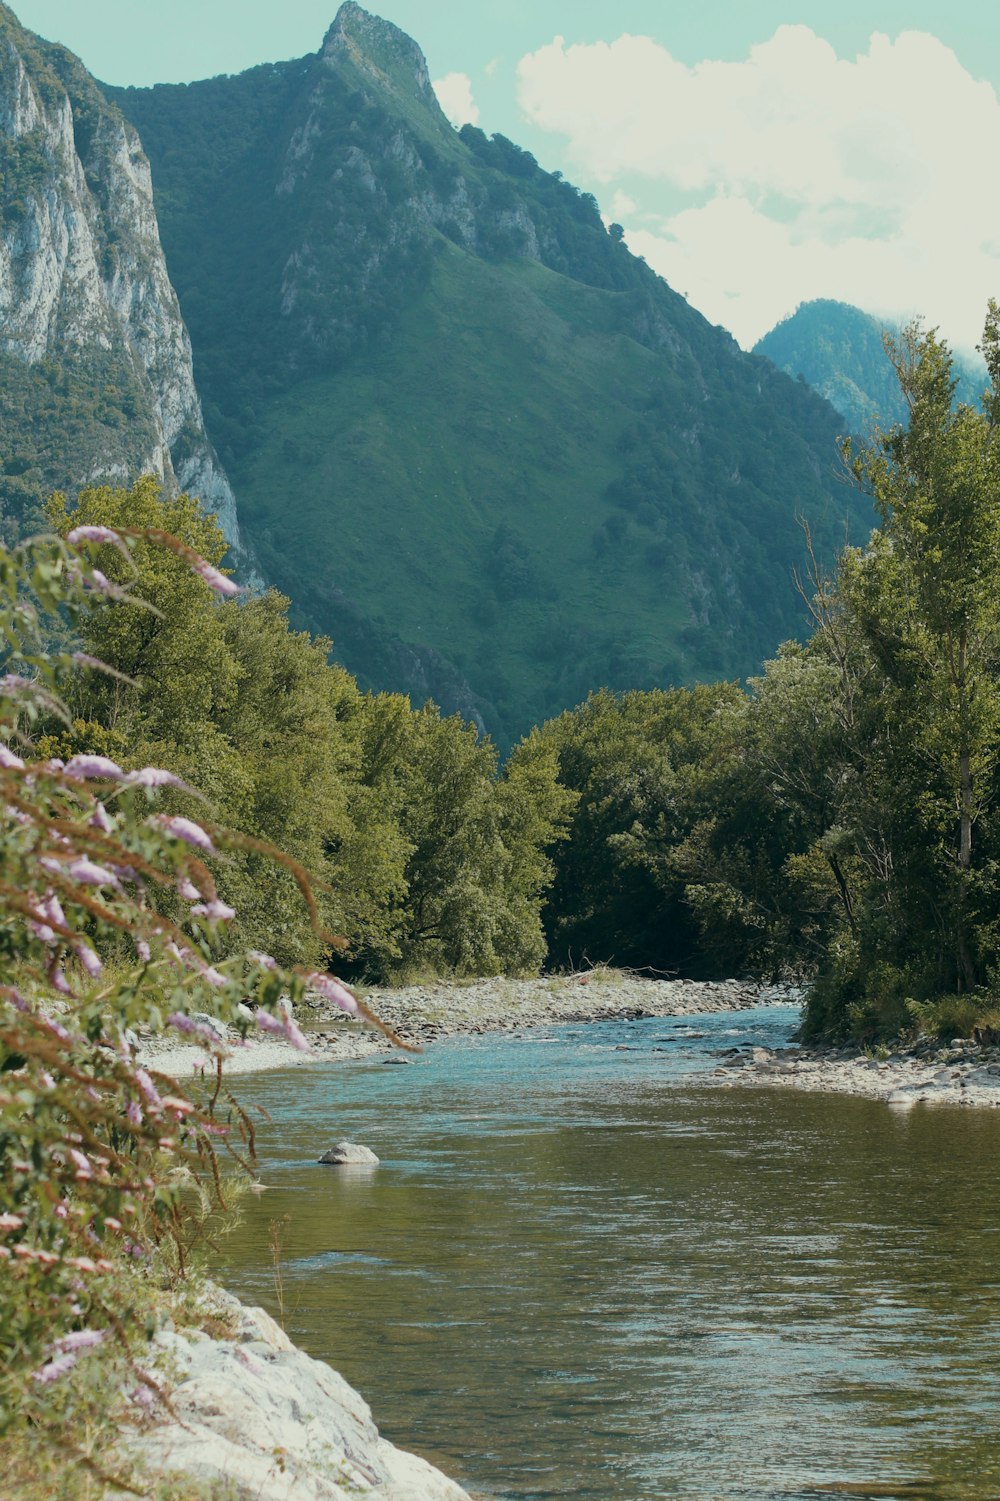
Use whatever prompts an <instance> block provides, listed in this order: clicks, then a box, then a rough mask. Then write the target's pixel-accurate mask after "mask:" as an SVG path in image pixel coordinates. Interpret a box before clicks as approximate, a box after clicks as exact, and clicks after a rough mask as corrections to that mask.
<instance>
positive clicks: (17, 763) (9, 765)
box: [0, 740, 24, 771]
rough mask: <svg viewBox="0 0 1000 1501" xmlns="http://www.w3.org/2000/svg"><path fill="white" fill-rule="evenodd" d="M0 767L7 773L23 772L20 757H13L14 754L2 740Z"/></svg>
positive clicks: (0, 744)
mask: <svg viewBox="0 0 1000 1501" xmlns="http://www.w3.org/2000/svg"><path fill="white" fill-rule="evenodd" d="M0 766H2V767H4V768H5V769H6V770H8V771H23V770H24V762H23V761H22V760H21V757H20V756H15V754H14V752H13V751H12V750H9V749H8V747H7V746H6V745H4V743H3V741H2V740H0Z"/></svg>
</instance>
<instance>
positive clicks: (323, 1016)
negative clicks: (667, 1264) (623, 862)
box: [139, 970, 798, 1081]
mask: <svg viewBox="0 0 1000 1501" xmlns="http://www.w3.org/2000/svg"><path fill="white" fill-rule="evenodd" d="M797 995H798V993H797V992H795V991H791V990H790V989H789V988H788V987H787V986H766V985H759V984H757V983H756V982H754V981H746V980H650V979H645V978H643V977H640V976H636V975H629V974H621V973H618V972H615V971H603V970H588V971H585V972H584V973H582V974H578V975H566V976H555V977H553V976H547V977H546V976H543V977H541V978H538V979H532V980H508V979H504V978H502V977H501V978H491V979H485V980H475V981H472V982H471V983H469V982H455V981H450V982H449V981H440V982H435V983H432V984H427V985H408V986H405V987H402V988H398V989H373V990H367V991H365V992H364V995H363V999H364V1001H365V1004H366V1005H367V1006H369V1007H370V1008H371V1010H373V1011H374V1012H375V1014H376V1015H377V1016H379V1017H380V1018H381V1019H382V1020H383V1021H384V1022H385V1023H386V1025H387V1026H389V1027H391V1028H392V1029H393V1031H394V1032H396V1033H397V1035H398V1036H399V1037H400V1038H402V1040H403V1041H404V1042H406V1043H408V1044H410V1046H411V1047H414V1048H422V1047H424V1046H426V1045H427V1044H429V1043H432V1042H438V1041H441V1040H443V1039H444V1038H446V1037H457V1036H462V1035H465V1036H480V1035H483V1034H485V1033H487V1032H516V1031H519V1030H520V1029H521V1028H522V1027H541V1026H561V1025H566V1024H570V1023H573V1022H596V1021H616V1020H630V1021H634V1020H638V1019H640V1018H642V1017H647V1016H648V1017H658V1016H663V1017H666V1016H691V1015H695V1014H697V1013H699V1012H700V1013H706V1012H713V1011H746V1010H750V1009H751V1008H753V1007H756V1006H766V1005H778V1004H782V1003H785V1002H787V1001H789V1000H794V999H796V998H797ZM298 1021H299V1025H300V1026H301V1027H302V1030H303V1031H304V1033H305V1035H306V1037H307V1039H308V1041H309V1044H310V1047H311V1049H312V1051H311V1052H310V1053H300V1052H297V1051H296V1050H295V1049H294V1048H293V1047H291V1045H290V1044H289V1043H287V1042H285V1041H283V1040H281V1039H278V1038H273V1037H267V1038H256V1037H254V1038H251V1039H248V1040H247V1042H245V1043H243V1042H241V1041H240V1040H239V1039H238V1038H237V1037H236V1035H235V1034H232V1035H231V1037H230V1040H229V1042H228V1044H227V1051H226V1059H225V1072H226V1074H227V1075H229V1076H233V1075H237V1074H250V1073H262V1072H265V1071H268V1070H271V1069H275V1068H296V1067H298V1068H309V1067H312V1066H314V1065H315V1064H317V1063H327V1062H333V1061H340V1060H354V1059H358V1058H369V1057H372V1056H373V1055H375V1054H383V1055H385V1056H386V1057H395V1058H397V1059H399V1060H403V1059H405V1058H406V1056H407V1055H406V1054H405V1053H403V1052H401V1051H400V1050H399V1049H398V1048H397V1047H395V1046H394V1045H393V1044H392V1043H391V1042H390V1041H389V1039H388V1038H387V1037H385V1036H383V1034H382V1033H381V1032H378V1031H377V1030H376V1029H375V1028H373V1027H370V1026H368V1025H367V1024H366V1023H364V1022H361V1021H356V1020H354V1019H353V1018H352V1017H348V1016H345V1015H344V1014H343V1012H341V1011H338V1010H336V1009H335V1008H334V1007H333V1006H331V1005H330V1004H329V1003H328V1002H325V1001H321V1000H319V999H318V998H316V999H315V1000H314V1001H313V1003H312V1004H311V1005H307V1006H306V1007H304V1008H303V1009H302V1010H301V1011H300V1013H299V1016H298ZM139 1052H140V1057H141V1059H142V1062H143V1064H144V1065H145V1066H146V1067H148V1068H154V1069H156V1070H158V1071H159V1072H161V1073H164V1074H169V1075H172V1076H173V1077H174V1078H176V1079H177V1080H178V1081H180V1080H182V1079H184V1078H190V1077H191V1075H192V1074H193V1073H196V1072H199V1071H200V1070H201V1069H203V1068H204V1067H205V1066H206V1060H207V1065H208V1067H209V1068H211V1066H212V1056H211V1055H210V1054H207V1053H206V1052H205V1051H204V1050H203V1049H202V1048H200V1047H199V1046H198V1045H197V1044H192V1043H182V1042H174V1041H171V1040H169V1039H167V1038H164V1036H163V1035H162V1034H161V1035H160V1036H158V1037H152V1038H146V1039H144V1040H143V1041H142V1042H141V1043H140V1049H139Z"/></svg>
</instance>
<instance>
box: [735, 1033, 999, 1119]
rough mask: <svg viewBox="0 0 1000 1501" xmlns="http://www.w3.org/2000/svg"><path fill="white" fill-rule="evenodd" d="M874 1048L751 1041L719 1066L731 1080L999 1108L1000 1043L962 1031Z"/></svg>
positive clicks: (896, 1101) (902, 1106)
mask: <svg viewBox="0 0 1000 1501" xmlns="http://www.w3.org/2000/svg"><path fill="white" fill-rule="evenodd" d="M882 1051H883V1052H884V1053H885V1056H874V1055H872V1054H870V1053H865V1052H864V1051H862V1050H861V1049H859V1048H856V1047H854V1048H829V1047H823V1048H810V1047H804V1048H800V1047H787V1048H775V1049H773V1050H768V1049H767V1048H752V1049H750V1051H749V1052H746V1053H742V1054H740V1055H739V1056H733V1057H731V1058H728V1059H726V1060H725V1062H724V1063H723V1064H721V1066H720V1067H718V1068H716V1069H715V1070H714V1071H713V1075H712V1077H713V1079H714V1081H715V1082H716V1083H718V1084H719V1085H721V1086H722V1087H724V1088H726V1087H728V1088H738V1087H743V1088H754V1087H758V1086H759V1087H761V1088H766V1089H798V1090H802V1091H804V1092H806V1093H822V1094H841V1095H850V1096H853V1097H854V1098H856V1099H868V1100H880V1101H881V1102H882V1103H883V1104H885V1105H888V1106H889V1107H890V1108H891V1109H893V1110H910V1109H912V1108H913V1107H914V1106H915V1105H920V1104H925V1105H954V1106H960V1107H963V1108H967V1107H973V1108H976V1109H987V1110H989V1109H994V1110H995V1109H997V1108H1000V1047H991V1046H982V1045H980V1044H979V1043H975V1042H967V1041H965V1040H963V1039H959V1040H957V1041H955V1042H950V1043H943V1042H939V1041H937V1040H936V1039H931V1038H921V1039H920V1040H918V1041H917V1042H915V1043H913V1044H911V1045H909V1046H907V1047H905V1048H897V1049H894V1050H892V1051H887V1050H882Z"/></svg>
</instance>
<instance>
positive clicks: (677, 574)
mask: <svg viewBox="0 0 1000 1501" xmlns="http://www.w3.org/2000/svg"><path fill="white" fill-rule="evenodd" d="M111 92H112V93H113V95H114V98H115V99H116V100H117V101H118V103H119V104H120V105H121V107H122V109H123V110H124V112H125V113H126V114H127V115H128V117H129V118H130V119H131V120H132V121H133V122H134V123H135V125H136V126H137V128H138V129H139V132H140V135H141V137H142V140H143V142H144V145H145V148H146V150H147V152H148V153H149V156H150V159H151V162H152V166H153V175H154V191H155V195H156V202H157V208H158V212H159V216H160V222H161V228H162V234H163V240H164V245H165V249H166V253H167V258H168V263H169V266H170V271H171V276H172V278H173V281H174V283H175V285H176V287H177V290H178V294H179V297H180V300H181V305H182V309H183V311H184V314H185V317H186V319H187V322H188V325H189V328H190V331H191V335H192V340H193V344H194V350H195V367H196V374H197V376H198V379H199V382H200V386H201V390H202V394H203V397H204V400H205V411H206V420H207V422H208V425H209V429H210V432H211V434H212V436H213V439H214V441H215V442H216V444H217V445H218V446H219V449H220V453H221V455H222V457H223V460H224V462H225V463H226V465H227V467H228V469H229V471H230V474H231V476H232V478H233V480H234V483H235V486H236V489H237V493H238V496H239V501H240V508H241V520H242V521H243V523H244V525H245V527H246V530H247V532H248V534H249V537H250V540H251V541H252V543H253V544H254V546H255V547H256V549H257V551H258V554H259V556H260V559H261V561H262V564H263V566H264V569H265V572H266V573H267V575H268V577H269V578H271V579H273V580H274V582H275V583H276V584H277V585H278V586H279V587H280V588H282V590H283V591H284V592H286V593H287V594H288V595H289V596H290V597H291V599H292V600H293V601H294V607H295V611H296V618H297V619H299V620H300V621H302V622H303V623H306V624H308V625H310V627H312V628H314V629H319V630H322V631H324V632H326V633H329V634H331V635H332V636H333V638H334V644H335V650H336V651H337V653H338V654H339V655H340V656H341V657H342V659H343V660H344V661H345V663H346V664H347V665H348V666H349V667H350V668H351V670H352V671H355V672H356V673H357V674H358V676H359V679H360V680H361V682H362V683H363V684H366V685H373V686H378V687H393V688H397V689H403V690H407V691H410V692H411V693H412V694H414V695H416V696H417V697H420V698H422V697H423V696H425V695H426V694H428V693H430V694H432V695H434V696H435V697H437V698H438V700H439V701H440V702H442V703H443V704H444V705H445V706H446V707H447V708H459V709H461V710H462V712H463V713H465V714H466V715H467V716H472V717H474V718H475V719H476V720H477V721H478V722H479V723H480V724H481V725H484V726H486V727H487V728H489V729H490V730H491V731H492V732H493V733H494V735H495V736H496V737H497V738H498V739H499V740H500V742H501V743H502V744H508V743H509V742H510V741H511V739H513V738H516V736H517V734H518V733H521V732H523V731H524V730H525V729H526V728H527V727H528V726H529V725H530V724H531V723H532V722H535V721H537V720H538V719H540V718H542V717H544V716H546V715H547V714H550V713H552V712H556V711H558V710H559V709H561V708H563V707H565V706H567V705H569V704H572V703H574V702H577V701H579V699H580V698H581V697H582V696H583V695H584V694H585V693H586V691H587V690H589V689H590V688H592V687H595V686H598V685H607V686H610V687H612V688H616V689H625V688H633V687H652V686H654V685H658V684H666V683H671V682H685V681H691V680H693V679H695V678H698V677H704V676H709V677H720V676H735V675H739V674H742V673H745V672H748V671H751V670H753V669H754V668H755V667H756V666H758V665H759V663H760V661H761V660H762V659H763V657H764V656H765V655H767V654H768V653H769V652H770V651H771V650H773V648H774V646H775V645H776V644H777V642H778V641H779V640H780V639H781V638H782V637H783V636H786V635H789V634H792V633H795V632H798V631H799V630H801V628H802V624H803V613H802V607H801V601H800V599H799V598H798V596H797V594H796V592H795V589H794V585H793V582H792V577H791V574H792V568H793V566H794V565H795V564H796V563H799V562H800V561H801V558H802V553H803V543H802V533H801V530H800V528H799V525H798V522H797V518H798V517H799V516H804V517H806V518H807V519H808V520H809V522H810V524H811V526H812V529H813V532H814V536H815V538H816V542H817V546H818V547H819V548H820V550H821V551H822V552H825V553H827V554H830V553H832V550H833V549H834V547H835V546H836V545H837V544H838V543H839V542H840V541H841V540H842V538H843V535H844V526H845V521H849V523H850V525H851V527H852V529H853V531H854V532H856V533H857V534H858V535H859V537H863V536H864V535H865V534H866V532H867V529H868V524H869V520H870V514H871V513H870V508H869V507H868V505H867V504H866V502H865V501H864V500H863V498H861V497H860V496H858V495H857V494H856V493H855V492H854V491H852V490H851V489H850V488H849V487H847V486H845V485H844V484H843V483H842V482H841V477H840V472H839V465H838V459H837V453H836V449H835V442H834V440H835V436H836V432H837V428H838V426H839V423H838V419H837V418H836V416H835V414H834V413H833V412H832V411H831V409H830V408H829V407H828V406H827V405H826V404H825V403H824V402H822V401H820V400H819V399H818V398H817V397H815V396H814V395H813V394H812V393H811V392H810V391H808V390H807V389H804V388H803V387H802V386H801V385H800V384H798V383H796V382H793V381H790V380H788V379H787V378H785V377H784V376H782V375H780V374H779V373H778V372H776V371H775V370H774V369H773V367H772V366H770V365H769V364H767V363H765V362H763V361H761V360H757V359H754V358H751V357H748V356H745V355H743V354H742V353H741V352H740V351H739V349H738V348H737V346H736V344H735V343H734V342H733V340H732V339H731V338H730V337H729V335H728V334H726V333H725V332H724V331H723V330H721V329H717V328H713V327H711V326H710V325H709V324H707V323H706V322H705V320H704V319H703V318H701V317H700V315H698V314H697V313H695V312H694V311H693V310H692V309H691V308H689V307H688V305H687V304H686V303H685V301H684V299H683V298H681V297H679V296H678V295H677V294H676V293H674V292H673V291H671V289H670V288H669V287H667V286H666V284H665V283H663V282H662V281H661V280H660V279H659V278H657V277H656V276H655V275H654V274H653V273H652V272H651V271H650V270H649V268H648V267H647V266H646V265H645V264H644V263H643V262H641V261H640V260H638V259H636V258H635V257H633V256H632V255H630V253H629V252H628V250H627V249H626V248H625V246H624V244H623V243H622V242H621V237H620V232H619V231H617V230H616V228H615V227H614V226H612V228H611V230H610V231H608V230H607V229H606V228H605V226H604V224H603V222H602V220H601V218H600V214H599V212H598V208H597V205H596V203H595V202H594V200H593V199H592V198H590V197H589V196H588V195H586V194H581V193H579V192H578V191H577V190H576V189H575V188H573V187H572V186H571V185H569V184H567V183H566V182H564V181H563V180H562V179H561V178H560V176H559V174H557V173H556V174H551V173H547V172H544V171H543V170H542V169H541V168H540V167H539V166H538V165H537V163H536V162H535V160H534V158H533V157H531V156H530V155H529V154H528V153H527V152H524V151H522V150H520V149H519V148H518V147H517V146H515V145H514V144H513V143H511V142H509V141H507V140H505V139H504V138H503V137H500V136H496V137H494V138H493V139H492V140H490V139H488V138H487V137H486V136H485V135H484V134H483V133H482V132H481V131H479V130H476V129H474V128H471V127H466V128H465V129H464V130H463V131H462V132H461V135H458V134H456V133H455V131H454V130H453V129H452V128H451V126H450V125H449V124H448V122H447V121H446V120H445V118H444V116H443V114H442V113H441V111H440V109H439V107H438V105H437V102H436V100H435V98H434V95H433V92H432V90H431V88H430V84H429V81H428V78H427V73H426V66H425V64H424V62H423V58H422V56H421V55H420V52H419V49H418V48H417V47H416V45H415V44H414V43H413V42H411V41H410V40H409V39H408V38H406V37H405V36H403V34H402V33H401V32H398V31H397V30H396V29H395V28H394V27H391V26H389V25H388V24H387V23H384V22H381V21H379V20H377V19H376V18H374V17H371V16H368V15H367V14H366V13H365V12H364V11H362V10H361V9H360V7H358V6H356V5H353V4H348V5H345V6H343V7H342V9H341V11H340V13H339V15H338V17H337V20H336V22H335V23H334V25H333V27H332V28H331V30H330V33H329V34H328V36H327V38H326V41H325V43H324V46H323V48H322V50H321V52H320V53H319V54H317V55H316V56H312V57H308V58H305V59H301V60H298V61H295V62H291V63H283V64H278V65H276V66H273V67H271V66H269V67H262V68H257V69H254V70H252V71H250V72H249V73H245V74H242V75H240V76H239V77H234V78H218V79H212V80H208V81H206V82H204V83H198V84H191V85H178V86H159V87H157V88H154V89H150V90H138V89H129V90H121V91H111Z"/></svg>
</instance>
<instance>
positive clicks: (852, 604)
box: [840, 303, 1000, 991]
mask: <svg viewBox="0 0 1000 1501" xmlns="http://www.w3.org/2000/svg"><path fill="white" fill-rule="evenodd" d="M888 350H889V354H890V358H891V359H892V361H893V364H894V365H895V368H896V372H897V375H898V377H899V383H900V388H901V390H902V393H903V397H904V399H905V401H906V405H907V410H908V412H909V423H908V426H907V427H906V428H903V427H896V428H894V429H892V430H891V431H890V432H888V433H886V434H881V435H879V436H878V438H877V439H876V441H875V442H873V443H870V444H866V445H863V446H861V447H859V448H856V449H854V450H853V451H852V450H851V448H850V446H848V448H847V457H848V461H849V462H850V464H851V467H852V469H853V472H854V474H855V476H856V478H857V479H858V481H859V482H860V483H861V484H862V485H864V486H865V488H866V489H868V491H869V492H870V493H871V495H872V497H873V499H874V501H875V504H876V506H877V508H878V510H879V514H880V516H881V519H882V527H881V532H880V534H879V536H878V537H877V538H875V539H874V540H873V543H872V545H871V546H870V547H869V548H868V550H867V551H866V552H865V553H864V554H857V553H853V554H849V555H848V556H847V557H846V558H845V561H844V564H843V566H842V569H841V576H840V590H841V594H842V596H843V598H844V602H845V606H846V609H847V611H848V614H849V616H850V619H851V622H852V625H853V629H854V631H855V632H856V634H857V640H858V648H859V649H860V650H861V651H862V652H863V653H864V654H865V656H866V657H867V659H868V660H869V661H870V663H871V667H872V676H871V678H870V680H869V682H870V686H872V685H873V684H874V683H876V682H877V684H878V689H879V692H880V693H881V695H882V698H883V703H884V706H885V707H888V706H889V705H890V703H891V704H892V706H893V707H895V708H896V709H898V710H901V711H902V712H903V713H904V714H906V717H907V718H908V720H909V724H910V728H911V731H912V736H913V739H912V746H911V747H909V750H910V751H911V752H912V756H913V758H914V760H913V761H912V762H911V765H910V767H909V768H906V767H905V766H903V763H904V762H905V760H906V754H907V751H906V750H905V749H904V750H903V751H899V750H897V753H896V755H895V757H894V759H895V761H896V765H897V768H898V767H901V766H903V771H904V775H905V780H907V781H910V782H912V780H913V772H914V771H915V772H916V781H917V786H916V787H914V789H913V790H914V793H915V795H916V806H912V807H911V809H910V812H911V813H912V815H913V819H914V823H915V824H918V825H920V826H921V827H922V828H923V829H924V830H925V833H926V835H927V838H928V845H927V846H926V847H925V849H924V851H923V857H924V861H925V862H926V860H927V859H928V858H929V859H930V860H931V861H932V863H933V864H934V865H935V866H936V867H937V868H938V869H939V873H940V876H941V877H942V879H943V883H944V888H945V889H944V891H943V892H942V893H941V896H940V898H938V897H935V899H934V903H933V905H934V907H935V908H936V909H937V910H936V912H935V914H934V916H935V917H936V918H937V921H935V922H934V923H933V926H934V927H935V928H937V929H938V930H939V931H940V932H941V936H942V938H943V939H944V943H945V945H946V946H947V947H948V948H950V950H951V966H950V967H951V971H952V973H951V977H950V978H951V984H952V986H953V988H956V989H958V990H960V991H961V990H972V989H974V988H975V987H976V985H977V984H979V983H980V981H981V980H982V979H983V973H984V971H983V963H984V957H985V956H984V955H983V953H982V952H980V951H979V948H978V945H977V940H976V934H975V927H976V913H975V904H976V896H977V892H976V887H977V868H976V860H975V838H976V828H977V826H978V824H979V822H980V820H981V819H982V817H983V815H984V814H985V812H986V811H987V809H988V808H989V806H990V804H991V802H992V798H993V782H994V778H993V773H994V770H995V767H996V764H997V754H998V749H1000V681H998V678H997V673H996V665H997V653H998V646H1000V612H998V608H997V601H998V600H1000V455H998V449H997V434H996V423H997V418H998V416H1000V389H998V386H997V385H996V383H995V382H996V377H997V375H998V373H1000V342H998V312H997V307H996V304H993V303H991V305H990V312H989V317H988V319H987V325H986V332H985V335H984V343H983V352H984V354H985V355H986V359H987V365H988V368H989V370H990V374H991V377H992V378H993V380H994V385H993V386H992V388H991V390H990V392H989V393H988V394H987V398H986V402H985V410H984V411H983V412H977V411H975V410H974V409H973V408H971V407H969V406H965V405H958V406H955V405H954V402H953V397H954V389H955V380H954V379H953V376H952V361H951V356H950V354H949V351H948V349H947V346H946V345H945V344H944V343H943V342H942V341H941V340H939V339H938V337H937V335H936V333H934V332H924V331H923V330H922V329H921V328H920V326H919V325H916V324H914V325H911V326H910V327H909V328H907V329H906V330H904V333H903V335H902V337H901V339H900V341H899V342H898V343H896V342H895V341H892V340H889V341H888ZM914 710H915V711H916V712H915V713H914V712H913V711H914ZM907 711H909V712H907ZM907 773H908V774H907ZM934 843H937V844H938V846H939V849H938V850H937V851H935V850H934V849H933V847H932V846H933V844H934ZM938 854H939V855H940V859H936V858H935V856H936V855H938ZM925 906H926V904H925ZM927 916H928V917H930V916H931V914H930V913H928V914H927ZM941 978H942V980H945V982H946V983H947V979H946V977H945V976H942V977H941Z"/></svg>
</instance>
